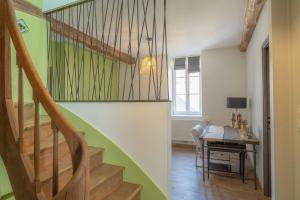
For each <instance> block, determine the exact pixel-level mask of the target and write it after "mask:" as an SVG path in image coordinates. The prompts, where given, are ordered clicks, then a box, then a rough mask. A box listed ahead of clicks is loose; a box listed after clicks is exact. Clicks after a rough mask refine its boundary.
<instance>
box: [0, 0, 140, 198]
mask: <svg viewBox="0 0 300 200" xmlns="http://www.w3.org/2000/svg"><path fill="white" fill-rule="evenodd" d="M10 39H11V40H12V42H13V44H14V47H15V49H16V52H17V63H18V68H19V78H18V86H19V87H18V103H17V104H14V103H13V100H12V86H11V85H12V84H11V79H12V78H11V64H10V62H11V60H10V59H11V57H10ZM24 72H25V73H24ZM23 74H25V75H26V77H27V79H28V81H29V83H30V85H31V87H32V90H33V100H34V103H24V95H23ZM40 105H42V106H43V107H44V109H45V111H46V113H47V114H46V115H40V113H41V112H40V109H39V106H40ZM0 119H1V120H0V154H1V157H2V159H3V161H4V163H5V166H6V168H7V171H8V175H9V178H10V181H11V184H12V188H13V191H14V194H15V197H16V199H17V200H18V199H22V200H27V199H28V200H32V199H40V200H46V199H58V200H60V199H65V200H83V199H85V200H87V199H92V200H98V199H110V200H138V199H140V191H141V186H140V185H138V184H131V183H127V182H124V181H123V171H124V167H120V166H114V165H110V164H106V163H103V162H102V157H103V153H104V149H101V148H94V147H88V146H87V144H86V143H85V140H84V136H83V135H82V133H80V132H79V131H78V130H77V129H76V128H75V127H74V126H73V125H72V124H70V123H69V122H68V120H67V119H66V118H65V117H64V116H63V114H62V113H61V112H60V110H59V109H58V107H57V106H56V104H55V102H54V101H53V99H52V98H51V97H50V95H49V93H48V92H47V90H46V88H45V87H44V86H43V84H42V81H41V79H40V78H39V75H38V73H37V72H36V70H35V67H34V65H33V63H32V60H31V58H30V55H29V53H28V51H27V49H26V46H25V43H24V41H23V38H22V36H21V34H20V32H19V28H18V26H17V23H16V16H15V9H14V5H13V1H12V0H0Z"/></svg>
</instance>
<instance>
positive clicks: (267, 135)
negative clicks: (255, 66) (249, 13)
mask: <svg viewBox="0 0 300 200" xmlns="http://www.w3.org/2000/svg"><path fill="white" fill-rule="evenodd" d="M270 80H271V79H270V41H269V36H268V37H267V38H266V40H265V41H264V42H263V45H262V83H263V142H262V143H263V183H264V184H263V191H264V195H265V196H268V197H270V196H271V194H272V180H271V176H272V175H271V167H272V166H271V145H272V144H271V113H270V112H271V105H270V98H271V96H270V89H271V87H270Z"/></svg>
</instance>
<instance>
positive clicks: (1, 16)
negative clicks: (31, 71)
mask: <svg viewBox="0 0 300 200" xmlns="http://www.w3.org/2000/svg"><path fill="white" fill-rule="evenodd" d="M5 5H6V4H5V1H4V0H0V153H2V152H3V148H4V144H1V141H2V142H3V141H4V138H2V137H4V134H5V132H6V131H5V120H4V118H5V117H6V107H5V100H6V99H11V97H12V95H11V71H10V70H11V60H10V59H11V56H10V35H9V32H8V29H7V27H6V25H5V9H6V8H5Z"/></svg>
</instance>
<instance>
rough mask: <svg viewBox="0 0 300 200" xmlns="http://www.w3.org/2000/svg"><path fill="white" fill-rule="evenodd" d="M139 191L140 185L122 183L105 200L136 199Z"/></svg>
mask: <svg viewBox="0 0 300 200" xmlns="http://www.w3.org/2000/svg"><path fill="white" fill-rule="evenodd" d="M141 189H142V186H141V185H138V184H133V183H128V182H124V183H122V184H121V185H120V186H119V188H118V189H117V190H115V191H113V192H112V193H111V194H110V195H109V196H108V197H106V198H105V200H131V199H133V198H135V197H137V195H138V194H139V192H140V191H141Z"/></svg>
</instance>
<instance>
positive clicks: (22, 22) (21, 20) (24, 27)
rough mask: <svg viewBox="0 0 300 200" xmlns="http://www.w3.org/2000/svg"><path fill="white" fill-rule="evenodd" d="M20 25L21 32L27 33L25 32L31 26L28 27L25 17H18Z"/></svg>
mask: <svg viewBox="0 0 300 200" xmlns="http://www.w3.org/2000/svg"><path fill="white" fill-rule="evenodd" d="M18 25H19V28H20V32H21V33H25V32H28V31H29V28H28V26H27V24H26V22H25V21H24V19H18Z"/></svg>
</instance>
